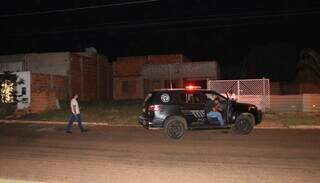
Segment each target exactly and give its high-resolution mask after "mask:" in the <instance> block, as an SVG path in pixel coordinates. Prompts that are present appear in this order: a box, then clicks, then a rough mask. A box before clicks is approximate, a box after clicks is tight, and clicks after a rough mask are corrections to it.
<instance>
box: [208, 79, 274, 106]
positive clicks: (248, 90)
mask: <svg viewBox="0 0 320 183" xmlns="http://www.w3.org/2000/svg"><path fill="white" fill-rule="evenodd" d="M207 88H208V89H211V90H215V91H216V92H218V93H222V94H224V93H226V92H227V91H229V90H232V91H233V92H234V93H235V94H236V95H237V101H238V102H245V103H251V104H255V105H256V106H257V107H258V108H259V109H261V110H262V111H263V112H265V111H266V110H270V81H269V79H245V80H208V82H207Z"/></svg>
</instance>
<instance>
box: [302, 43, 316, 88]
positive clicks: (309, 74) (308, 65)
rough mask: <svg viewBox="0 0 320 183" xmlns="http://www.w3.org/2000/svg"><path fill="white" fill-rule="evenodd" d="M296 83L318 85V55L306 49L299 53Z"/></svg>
mask: <svg viewBox="0 0 320 183" xmlns="http://www.w3.org/2000/svg"><path fill="white" fill-rule="evenodd" d="M297 81H298V82H302V83H320V53H319V52H318V51H317V50H315V49H310V48H306V49H303V50H302V51H301V53H300V60H299V63H298V76H297Z"/></svg>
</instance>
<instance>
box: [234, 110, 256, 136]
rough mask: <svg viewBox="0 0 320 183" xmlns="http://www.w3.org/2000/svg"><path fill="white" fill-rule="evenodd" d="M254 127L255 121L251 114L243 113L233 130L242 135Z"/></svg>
mask: <svg viewBox="0 0 320 183" xmlns="http://www.w3.org/2000/svg"><path fill="white" fill-rule="evenodd" d="M253 127H254V121H253V119H252V118H251V117H250V116H249V115H243V114H241V115H240V116H238V117H237V119H236V122H235V124H234V125H233V127H232V130H233V131H234V132H235V133H237V134H241V135H246V134H249V133H250V132H251V131H252V129H253Z"/></svg>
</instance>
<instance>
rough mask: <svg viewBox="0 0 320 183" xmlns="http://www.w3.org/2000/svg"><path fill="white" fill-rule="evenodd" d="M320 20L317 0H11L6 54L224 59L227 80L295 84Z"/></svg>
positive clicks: (3, 14)
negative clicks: (302, 54)
mask: <svg viewBox="0 0 320 183" xmlns="http://www.w3.org/2000/svg"><path fill="white" fill-rule="evenodd" d="M319 15H320V2H318V1H317V0H278V1H273V0H268V1H266V0H259V1H258V0H256V1H249V0H241V1H239V0H224V1H218V0H189V1H183V0H158V1H157V0H145V1H143V0H142V1H138V0H135V1H133V0H131V1H130V0H118V1H113V0H108V1H106V0H90V1H88V0H68V1H61V2H60V1H52V0H29V1H22V2H21V1H17V0H11V1H4V2H2V5H1V7H0V26H1V29H0V38H1V42H0V54H15V53H25V52H52V51H83V50H84V49H85V48H87V47H91V46H92V47H95V48H96V49H97V50H98V52H100V53H102V54H104V55H107V56H109V57H110V58H111V60H114V59H115V58H116V57H118V56H135V55H147V54H165V53H183V54H185V55H186V56H188V57H190V58H191V59H193V60H196V61H201V60H217V61H219V63H220V65H221V69H222V74H223V75H222V77H223V79H233V78H239V77H244V78H249V77H268V78H271V79H273V80H279V81H293V80H294V79H295V75H296V63H297V62H298V59H299V57H298V56H299V52H300V51H301V50H302V49H303V48H306V47H311V48H318V47H319V43H320V39H319V38H320V37H319V32H320V28H319V27H320V26H317V25H318V24H319V19H320V16H319ZM284 69H286V70H288V71H287V72H286V73H285V74H283V73H284V72H283V70H284Z"/></svg>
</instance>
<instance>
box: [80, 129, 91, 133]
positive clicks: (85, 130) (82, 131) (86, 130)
mask: <svg viewBox="0 0 320 183" xmlns="http://www.w3.org/2000/svg"><path fill="white" fill-rule="evenodd" d="M88 131H89V130H88V129H83V130H81V133H84V132H88Z"/></svg>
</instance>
